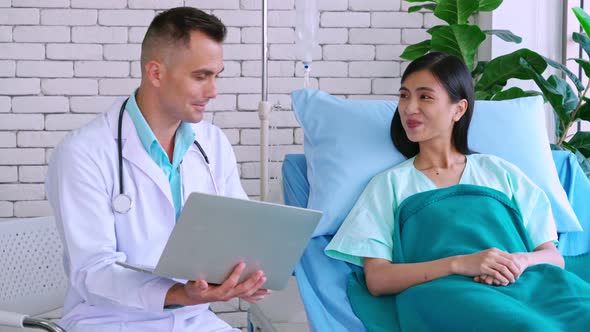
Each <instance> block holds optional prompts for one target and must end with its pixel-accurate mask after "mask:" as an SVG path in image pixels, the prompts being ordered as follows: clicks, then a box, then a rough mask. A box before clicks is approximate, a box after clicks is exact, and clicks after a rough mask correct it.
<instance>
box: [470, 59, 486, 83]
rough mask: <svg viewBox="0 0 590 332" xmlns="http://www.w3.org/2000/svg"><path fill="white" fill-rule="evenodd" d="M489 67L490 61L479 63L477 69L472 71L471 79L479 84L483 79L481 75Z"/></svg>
mask: <svg viewBox="0 0 590 332" xmlns="http://www.w3.org/2000/svg"><path fill="white" fill-rule="evenodd" d="M487 66H488V61H478V62H477V65H476V66H475V69H473V70H472V71H471V77H473V81H474V82H477V81H478V80H479V78H480V77H481V74H482V73H483V72H484V70H485V69H486V67H487Z"/></svg>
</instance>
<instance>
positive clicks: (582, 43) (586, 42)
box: [572, 32, 590, 56]
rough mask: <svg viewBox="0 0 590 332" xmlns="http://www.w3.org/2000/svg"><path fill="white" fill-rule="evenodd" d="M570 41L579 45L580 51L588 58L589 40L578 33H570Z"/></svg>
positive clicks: (589, 53)
mask: <svg viewBox="0 0 590 332" xmlns="http://www.w3.org/2000/svg"><path fill="white" fill-rule="evenodd" d="M572 40H573V41H575V42H576V43H578V44H580V46H581V47H582V49H583V50H584V51H585V52H586V54H588V55H589V56H590V38H588V36H586V35H583V34H581V33H578V32H574V33H572Z"/></svg>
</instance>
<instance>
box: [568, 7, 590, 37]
mask: <svg viewBox="0 0 590 332" xmlns="http://www.w3.org/2000/svg"><path fill="white" fill-rule="evenodd" d="M572 10H573V11H574V14H575V15H576V18H577V19H578V22H580V25H581V26H582V29H584V32H585V33H586V35H590V15H588V13H586V12H585V11H584V10H583V9H582V8H580V7H574V8H572Z"/></svg>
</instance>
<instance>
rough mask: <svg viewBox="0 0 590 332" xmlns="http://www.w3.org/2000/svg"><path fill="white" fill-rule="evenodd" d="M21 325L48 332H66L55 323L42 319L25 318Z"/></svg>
mask: <svg viewBox="0 0 590 332" xmlns="http://www.w3.org/2000/svg"><path fill="white" fill-rule="evenodd" d="M23 325H24V326H26V327H33V328H38V329H41V330H45V331H49V332H66V330H64V329H63V328H61V326H59V325H57V324H56V323H54V322H52V321H50V320H48V319H43V318H33V317H26V318H25V319H24V321H23Z"/></svg>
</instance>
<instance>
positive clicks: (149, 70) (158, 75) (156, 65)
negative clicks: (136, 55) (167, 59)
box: [144, 60, 164, 88]
mask: <svg viewBox="0 0 590 332" xmlns="http://www.w3.org/2000/svg"><path fill="white" fill-rule="evenodd" d="M144 69H145V78H146V79H147V80H148V81H149V82H150V83H151V84H152V85H153V86H154V87H158V88H159V87H160V84H161V80H162V74H163V71H164V65H163V64H162V63H161V62H159V61H157V60H152V61H149V62H148V63H146V64H145V68H144Z"/></svg>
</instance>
